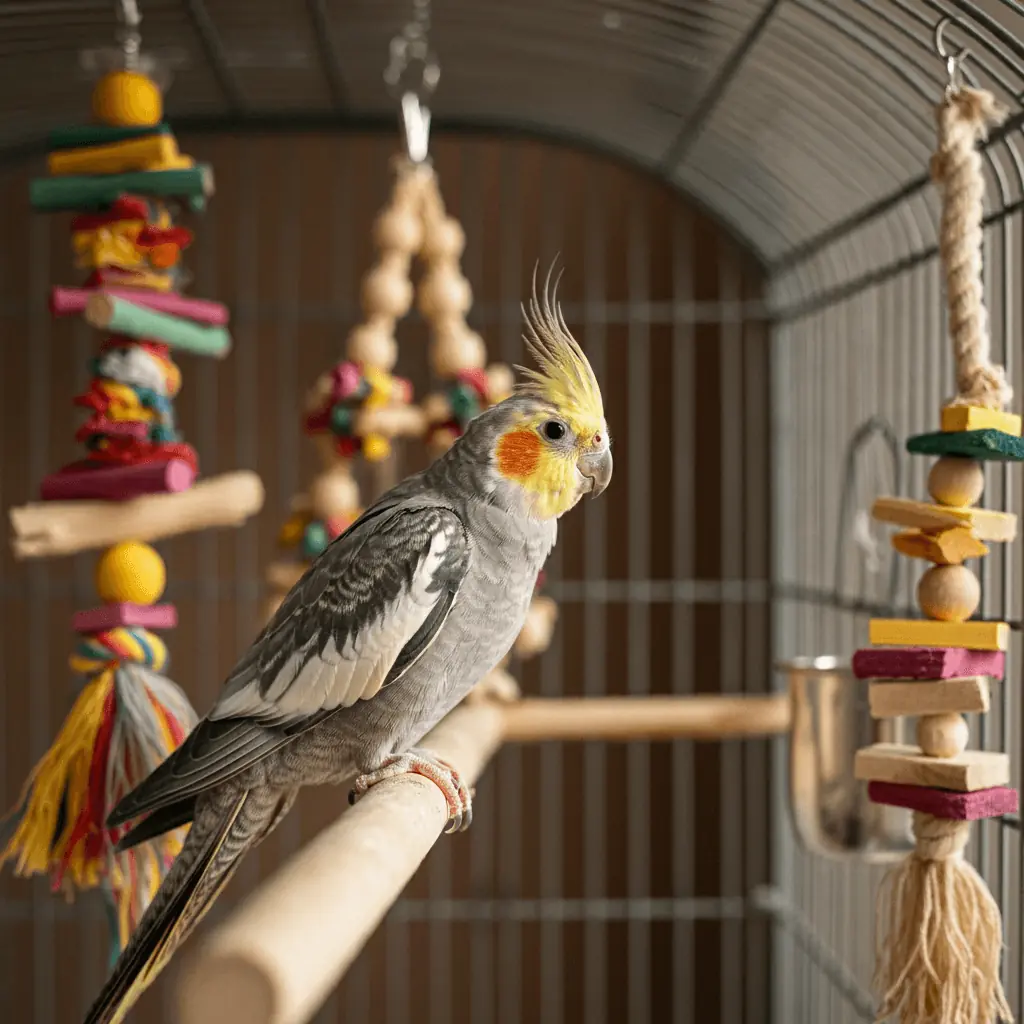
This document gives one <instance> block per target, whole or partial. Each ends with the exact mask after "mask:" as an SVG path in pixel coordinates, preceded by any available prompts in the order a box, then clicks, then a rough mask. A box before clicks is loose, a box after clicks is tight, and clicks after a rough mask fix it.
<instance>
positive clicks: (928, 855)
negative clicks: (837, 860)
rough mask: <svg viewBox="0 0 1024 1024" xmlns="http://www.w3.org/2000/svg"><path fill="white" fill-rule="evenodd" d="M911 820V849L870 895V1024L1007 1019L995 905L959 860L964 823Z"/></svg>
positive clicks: (980, 1023)
mask: <svg viewBox="0 0 1024 1024" xmlns="http://www.w3.org/2000/svg"><path fill="white" fill-rule="evenodd" d="M913 821H914V837H915V839H916V840H917V849H916V850H915V851H914V853H912V854H911V855H910V856H909V857H908V858H907V859H906V860H905V861H903V862H902V863H901V864H899V865H898V866H896V867H895V868H893V869H892V870H891V871H890V872H889V873H888V874H887V875H886V878H885V882H884V883H883V884H882V888H881V890H880V892H879V895H878V911H879V912H878V925H879V935H878V970H877V973H876V976H875V983H876V985H877V986H878V990H879V991H880V992H882V993H883V997H882V1005H881V1006H880V1007H879V1010H878V1015H877V1017H876V1020H877V1021H878V1022H882V1021H886V1020H888V1019H889V1018H890V1017H897V1018H898V1019H899V1020H900V1022H901V1024H989V1022H994V1021H997V1020H998V1021H1006V1022H1012V1020H1013V1013H1012V1011H1011V1010H1010V1007H1009V1004H1008V1003H1007V1001H1006V995H1005V993H1004V992H1003V986H1002V983H1001V981H1000V979H999V958H1000V955H1001V952H1002V922H1001V920H1000V917H999V907H998V906H997V904H996V901H995V900H994V899H993V898H992V894H991V893H990V892H989V891H988V888H987V887H986V886H985V883H984V881H983V880H982V878H981V876H980V875H979V874H978V872H977V871H975V869H974V867H973V866H972V865H971V864H969V863H968V862H967V861H966V860H965V859H964V847H965V846H966V845H967V840H968V838H969V836H970V831H971V828H970V823H969V822H966V821H947V820H945V819H942V818H935V817H932V815H930V814H924V813H922V812H920V811H915V812H914V818H913Z"/></svg>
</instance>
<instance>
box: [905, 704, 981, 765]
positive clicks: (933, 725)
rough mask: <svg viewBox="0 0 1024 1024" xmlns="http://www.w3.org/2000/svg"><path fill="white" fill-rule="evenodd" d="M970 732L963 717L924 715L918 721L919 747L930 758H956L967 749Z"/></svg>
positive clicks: (954, 715)
mask: <svg viewBox="0 0 1024 1024" xmlns="http://www.w3.org/2000/svg"><path fill="white" fill-rule="evenodd" d="M969 738H970V730H969V729H968V727H967V720H966V719H965V718H964V717H963V715H957V714H954V713H952V712H950V713H948V714H945V715H924V716H923V717H921V718H919V719H918V720H917V745H918V746H919V747H920V748H921V750H922V751H923V752H924V753H926V754H927V755H928V756H929V757H956V755H957V754H962V753H963V752H964V751H965V750H966V749H967V741H968V739H969Z"/></svg>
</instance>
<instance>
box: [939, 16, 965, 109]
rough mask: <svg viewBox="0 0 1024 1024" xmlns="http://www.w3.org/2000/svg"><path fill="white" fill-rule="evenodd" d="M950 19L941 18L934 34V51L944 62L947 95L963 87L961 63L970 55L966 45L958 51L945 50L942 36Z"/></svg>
mask: <svg viewBox="0 0 1024 1024" xmlns="http://www.w3.org/2000/svg"><path fill="white" fill-rule="evenodd" d="M951 21H952V19H951V18H948V17H946V18H943V19H942V20H941V21H940V22H939V23H938V24H937V25H936V26H935V36H934V42H935V52H936V53H937V54H938V56H939V57H940V58H941V59H942V60H944V61H945V62H946V75H947V76H948V82H947V84H946V93H947V95H949V94H954V93H958V92H959V91H960V90H961V89H962V88H963V84H964V72H963V64H964V61H965V60H966V59H967V58H968V57H969V56H970V55H971V51H970V50H969V49H968V48H967V47H966V46H965V47H964V48H963V49H962V50H961V51H960V52H959V53H947V52H946V44H945V39H944V38H943V37H944V36H945V33H946V28H947V27H948V26H949V24H950V22H951Z"/></svg>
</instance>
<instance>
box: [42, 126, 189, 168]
mask: <svg viewBox="0 0 1024 1024" xmlns="http://www.w3.org/2000/svg"><path fill="white" fill-rule="evenodd" d="M180 158H181V157H180V154H179V153H178V144H177V142H175V140H174V136H173V135H145V136H143V137H142V138H141V139H126V140H125V141H123V142H112V143H110V144H109V145H106V146H86V147H84V148H82V149H61V150H56V151H54V152H53V153H51V154H50V155H49V156H48V157H47V161H46V162H47V166H48V167H49V169H50V173H51V174H54V175H63V174H123V173H125V172H127V171H154V170H163V169H170V168H171V167H177V166H179V165H178V164H177V163H175V161H177V160H180Z"/></svg>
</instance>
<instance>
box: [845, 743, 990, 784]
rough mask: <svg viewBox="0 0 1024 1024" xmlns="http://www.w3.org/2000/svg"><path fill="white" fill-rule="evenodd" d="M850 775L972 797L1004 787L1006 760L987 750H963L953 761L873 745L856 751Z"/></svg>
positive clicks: (895, 746)
mask: <svg viewBox="0 0 1024 1024" xmlns="http://www.w3.org/2000/svg"><path fill="white" fill-rule="evenodd" d="M853 774H854V777H855V778H858V779H862V780H864V781H865V782H899V783H903V784H905V785H908V786H930V787H933V788H936V789H952V790H956V792H958V793H973V792H975V791H976V790H979V789H991V788H992V787H993V786H1005V785H1006V784H1007V783H1008V782H1009V781H1010V758H1009V757H1008V756H1007V755H1006V754H1001V753H998V752H996V751H988V750H965V751H964V752H963V753H962V754H957V755H956V757H929V756H928V755H927V754H922V753H921V751H920V749H919V748H918V747H908V746H903V745H902V744H900V743H876V744H875V745H874V746H871V747H864V748H863V749H862V750H858V751H857V756H856V758H855V759H854V762H853Z"/></svg>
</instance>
